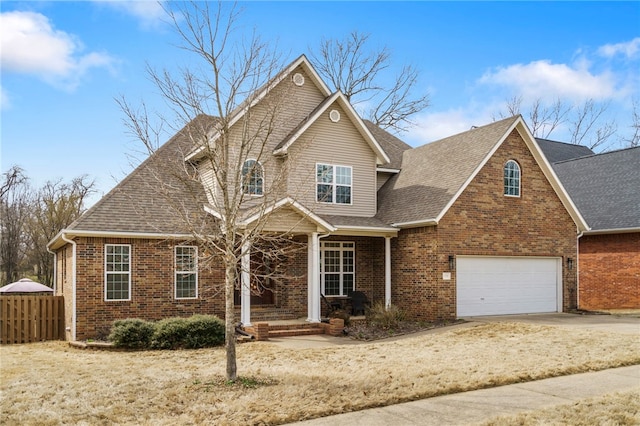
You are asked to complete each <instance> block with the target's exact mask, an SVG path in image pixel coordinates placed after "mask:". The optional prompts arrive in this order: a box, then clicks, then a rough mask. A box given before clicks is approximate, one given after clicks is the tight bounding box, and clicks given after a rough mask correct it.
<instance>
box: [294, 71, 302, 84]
mask: <svg viewBox="0 0 640 426" xmlns="http://www.w3.org/2000/svg"><path fill="white" fill-rule="evenodd" d="M293 84H295V85H296V86H302V85H303V84H304V76H303V75H302V74H300V73H299V72H297V73H295V74H294V75H293Z"/></svg>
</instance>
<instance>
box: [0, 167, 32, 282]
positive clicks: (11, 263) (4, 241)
mask: <svg viewBox="0 0 640 426" xmlns="http://www.w3.org/2000/svg"><path fill="white" fill-rule="evenodd" d="M1 188H2V192H1V195H2V196H1V197H0V218H1V222H0V263H1V268H0V271H1V272H2V277H0V278H2V281H3V282H4V284H6V283H8V282H12V281H16V280H17V279H18V274H19V273H20V272H21V271H22V270H23V269H24V260H25V257H26V249H27V242H26V240H25V238H24V229H25V223H26V221H27V219H28V217H29V208H30V204H31V191H30V187H29V183H28V178H27V177H26V175H25V174H24V171H23V170H22V169H21V168H19V167H18V166H13V167H12V168H11V169H9V170H8V171H7V172H5V173H4V174H3V182H2V187H1Z"/></svg>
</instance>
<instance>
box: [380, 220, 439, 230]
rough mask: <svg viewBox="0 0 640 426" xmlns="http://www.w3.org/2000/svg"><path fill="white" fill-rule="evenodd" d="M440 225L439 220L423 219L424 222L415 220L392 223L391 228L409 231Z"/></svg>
mask: <svg viewBox="0 0 640 426" xmlns="http://www.w3.org/2000/svg"><path fill="white" fill-rule="evenodd" d="M437 224H438V220H437V219H422V220H414V221H411V222H397V223H392V224H391V226H394V227H396V228H400V229H408V228H420V227H423V226H436V225H437Z"/></svg>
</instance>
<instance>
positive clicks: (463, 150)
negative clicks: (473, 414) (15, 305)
mask: <svg viewBox="0 0 640 426" xmlns="http://www.w3.org/2000/svg"><path fill="white" fill-rule="evenodd" d="M260 91H261V92H260V93H258V96H256V97H255V99H256V101H255V102H253V103H250V106H249V107H248V108H246V105H244V106H243V108H242V109H239V110H238V111H237V112H236V114H237V115H235V116H233V117H232V120H231V122H232V123H235V124H234V125H237V127H238V128H239V127H241V126H242V123H243V121H242V120H243V119H244V118H245V117H246V114H247V111H252V114H253V117H254V118H255V117H256V115H257V114H262V113H263V112H262V111H264V110H265V109H266V107H265V106H264V105H268V104H269V103H270V102H271V101H273V99H274V97H275V96H276V95H278V96H284V98H285V100H286V102H282V103H281V104H282V105H284V106H285V107H284V109H285V111H284V112H285V113H286V114H285V116H286V119H284V120H281V121H280V122H279V123H278V126H274V129H273V137H272V138H271V139H270V140H269V142H268V144H267V146H266V152H267V153H268V154H267V155H266V156H265V157H261V158H262V159H261V160H259V161H258V160H255V159H251V158H247V159H246V161H244V163H240V164H243V166H242V179H243V182H248V183H247V184H246V185H245V186H243V188H244V189H243V190H244V191H245V193H246V194H247V195H250V196H251V197H247V208H246V209H244V210H242V211H241V215H240V216H239V218H238V221H239V222H238V223H239V224H241V225H242V226H245V227H246V229H250V228H251V227H252V226H253V224H254V223H255V221H256V220H257V218H259V217H264V216H261V214H263V213H264V212H269V216H268V221H267V223H266V224H264V225H263V228H261V229H262V231H263V232H265V233H269V232H283V230H284V231H286V232H287V234H288V235H289V236H290V239H291V241H292V243H296V244H299V245H300V246H301V247H304V249H303V250H298V251H296V252H295V254H294V255H292V257H291V258H290V259H288V260H287V262H286V268H287V270H288V271H289V272H290V273H289V274H287V278H285V279H282V280H277V281H273V282H269V283H268V284H264V283H263V284H261V285H263V287H262V288H261V291H260V292H258V294H256V293H255V292H252V291H251V289H252V288H253V285H254V284H253V281H252V278H251V273H252V271H255V270H258V269H260V268H263V267H264V268H266V267H267V266H269V265H265V264H260V262H257V263H256V262H254V259H253V258H252V253H251V250H250V248H248V249H247V250H246V252H244V253H245V254H244V257H243V260H242V264H243V266H244V265H246V268H245V269H246V273H244V272H245V269H243V273H241V274H239V275H240V277H241V279H240V283H239V285H238V287H239V290H238V291H237V297H236V304H237V306H238V316H239V318H240V321H241V322H242V323H243V324H245V325H250V324H251V323H252V321H254V320H256V319H257V318H260V319H262V318H267V317H268V318H285V317H291V318H299V317H303V318H306V319H307V321H310V322H319V321H320V320H321V317H322V316H323V314H326V308H325V307H324V305H323V303H322V296H326V297H327V298H328V299H336V300H337V299H341V298H345V297H347V296H348V295H349V294H350V293H351V292H352V291H354V290H358V291H362V292H364V293H366V294H367V296H368V298H369V299H370V300H371V301H373V302H381V303H384V304H386V305H388V304H390V303H393V304H395V305H398V306H399V307H401V308H402V309H404V310H405V311H406V312H407V314H408V316H409V317H410V318H414V319H421V320H436V319H453V318H455V317H457V316H473V315H486V314H506V313H530V312H556V311H563V310H567V309H572V308H575V307H576V304H577V290H576V288H577V287H576V286H577V269H576V268H574V267H572V261H573V259H575V258H576V257H577V235H579V234H580V233H581V232H584V231H585V230H587V226H586V223H585V221H584V220H583V218H582V216H581V215H580V213H579V212H578V210H577V209H576V207H575V205H574V204H573V202H572V200H571V198H569V196H568V195H567V193H566V191H565V190H564V188H563V186H562V185H561V184H560V182H559V180H558V178H557V176H556V174H555V172H554V170H553V169H552V167H551V165H550V163H549V161H548V160H547V159H546V158H545V156H544V154H543V153H542V151H541V149H540V147H539V145H538V143H537V141H536V140H535V138H533V137H532V135H531V133H530V132H529V130H528V129H527V126H526V124H525V123H524V121H523V119H522V117H520V116H516V117H511V118H507V119H504V120H501V121H497V122H494V123H491V124H489V125H486V126H482V127H477V128H473V129H471V130H469V131H467V132H464V133H461V134H459V135H455V136H451V137H449V138H446V139H443V140H440V141H437V142H433V143H430V144H428V145H424V146H421V147H418V148H411V147H410V146H409V145H407V144H405V143H404V142H402V141H401V140H400V139H398V138H397V137H395V136H393V135H391V134H389V133H387V132H386V131H384V130H382V129H380V128H378V127H377V126H375V125H373V124H372V123H370V122H367V121H365V120H362V119H361V118H360V117H359V116H358V114H357V113H356V111H355V110H354V109H353V107H352V106H351V105H350V104H349V102H348V100H347V99H346V97H345V96H344V95H343V94H341V93H340V92H336V93H331V92H330V90H329V89H328V87H327V86H326V84H325V83H324V82H323V81H322V80H321V79H320V77H319V76H318V74H317V73H316V71H315V70H314V69H313V67H312V66H311V64H310V63H309V62H308V60H307V59H306V58H305V57H304V56H301V57H299V58H298V59H296V60H295V61H293V62H292V63H291V64H290V65H289V66H287V67H286V68H285V69H284V70H283V71H282V72H281V73H280V74H279V75H278V76H277V77H276V78H275V79H274V80H272V81H271V82H270V84H268V85H266V86H265V87H263V88H261V89H260ZM215 126H216V119H214V118H213V117H208V116H198V117H197V118H195V119H194V120H193V121H192V122H191V123H190V124H189V125H187V126H186V127H185V128H184V129H183V130H181V131H180V132H178V133H177V134H176V135H175V136H174V137H172V138H171V139H170V140H169V141H168V142H166V143H165V144H164V145H163V146H162V147H161V148H160V149H159V150H158V151H157V152H156V153H155V154H154V155H153V156H151V157H149V158H148V159H147V160H146V161H145V162H143V163H142V164H141V165H140V166H139V167H137V168H136V169H135V170H134V171H133V172H132V173H131V174H130V175H128V176H127V177H126V178H125V179H123V180H122V181H121V182H120V183H119V184H118V185H117V186H116V187H115V188H114V189H113V190H112V191H110V192H109V193H108V194H107V195H105V196H104V197H103V198H102V199H101V200H100V201H99V202H98V203H96V204H95V205H94V206H93V207H92V208H90V209H89V210H88V211H87V212H86V213H85V214H84V215H83V216H82V217H81V218H79V219H78V220H77V221H76V222H74V223H73V224H71V225H70V226H69V227H68V228H67V229H64V230H62V231H61V232H60V233H59V234H58V235H57V236H56V237H55V238H54V239H53V240H52V241H51V242H50V243H49V249H50V250H52V251H53V252H54V253H55V257H56V260H55V264H56V271H55V277H56V292H57V293H58V294H62V295H64V296H65V303H66V323H67V330H68V335H67V337H68V339H70V340H80V339H87V338H91V337H95V336H99V335H103V334H105V333H106V331H107V330H108V328H109V327H110V325H111V323H112V321H113V320H115V319H120V318H129V317H136V318H144V319H149V320H156V319H160V318H163V317H166V316H175V315H179V316H186V315H191V314H194V313H212V314H217V315H219V316H223V314H224V293H223V290H222V286H221V283H223V282H224V268H223V266H222V263H221V262H220V261H219V260H215V259H208V261H207V262H204V261H203V262H200V259H204V258H206V257H207V253H205V251H206V250H205V249H203V248H202V247H198V246H197V245H194V243H193V240H192V235H193V234H192V233H191V232H192V230H190V229H188V227H186V223H185V218H188V220H190V221H192V222H197V223H201V224H203V226H204V227H205V228H203V229H206V224H207V223H210V222H211V221H216V220H219V219H220V218H221V217H222V216H221V215H222V213H221V211H220V210H219V209H217V208H216V201H217V200H216V196H217V195H216V194H217V192H216V186H215V185H216V183H215V181H214V180H213V179H211V170H208V169H207V167H206V164H207V163H206V161H204V160H203V159H205V158H206V155H207V153H206V152H203V151H202V150H194V149H193V148H194V143H193V134H194V132H193V129H196V128H198V129H204V130H205V132H203V133H202V134H215ZM212 129H213V130H212ZM233 130H234V127H231V131H233ZM212 132H213V133H212ZM185 164H186V165H189V167H182V168H183V169H185V170H187V169H188V170H196V171H197V176H199V177H200V179H199V180H197V181H196V182H195V183H194V184H193V188H192V189H193V192H194V193H195V194H196V199H197V200H198V202H193V203H190V204H189V205H187V206H184V207H185V208H186V209H187V210H186V212H185V214H184V217H183V218H178V217H177V216H176V214H175V211H173V210H172V209H171V208H170V206H168V204H171V203H173V202H175V203H182V204H184V199H185V198H184V192H183V191H180V190H177V189H176V188H177V185H173V183H175V182H172V179H174V178H175V176H172V175H171V173H165V171H167V170H172V168H173V169H176V166H178V168H180V166H181V165H182V166H183V165H185ZM245 168H246V171H245ZM282 170H286V173H281V171H282ZM278 174H283V175H284V176H285V179H284V180H283V182H284V184H283V187H282V189H280V190H279V191H278V196H277V197H273V198H272V199H267V198H268V197H266V196H265V195H264V194H266V189H268V188H269V185H272V184H273V179H274V178H273V176H275V175H278ZM158 176H161V180H160V181H159V180H158V179H157V178H158ZM244 179H246V181H245V180H244ZM263 190H264V191H265V192H264V193H263ZM161 191H164V195H165V196H166V195H168V196H169V197H170V198H169V203H168V202H167V201H166V200H167V198H160V197H159V195H158V194H159V193H160V192H161ZM256 209H259V210H258V211H260V212H262V213H256ZM272 266H273V265H270V266H269V267H272ZM277 266H278V265H276V267H277Z"/></svg>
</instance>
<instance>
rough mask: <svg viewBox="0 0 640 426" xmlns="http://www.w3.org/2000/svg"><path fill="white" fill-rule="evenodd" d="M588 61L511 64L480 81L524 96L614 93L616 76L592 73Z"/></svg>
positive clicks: (575, 97) (573, 97)
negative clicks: (573, 63) (572, 64)
mask: <svg viewBox="0 0 640 426" xmlns="http://www.w3.org/2000/svg"><path fill="white" fill-rule="evenodd" d="M588 65H589V64H588V62H586V61H580V62H579V63H578V64H577V65H576V66H574V67H571V66H569V65H566V64H553V63H551V62H550V61H547V60H540V61H534V62H530V63H528V64H515V65H510V66H508V67H501V68H498V69H497V70H495V71H490V72H487V73H485V74H484V75H483V76H482V77H481V78H480V80H479V82H480V83H482V84H488V85H498V86H504V87H507V88H509V89H512V91H513V92H514V93H518V94H520V95H522V96H523V98H524V99H528V100H531V99H540V98H541V99H544V100H553V99H558V98H560V99H569V100H572V101H583V100H585V99H597V100H602V99H607V98H612V97H616V96H618V95H619V94H620V93H618V89H617V88H616V79H615V77H614V75H613V74H612V73H611V72H609V71H604V72H602V73H601V74H592V73H591V72H590V71H589V69H588Z"/></svg>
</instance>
